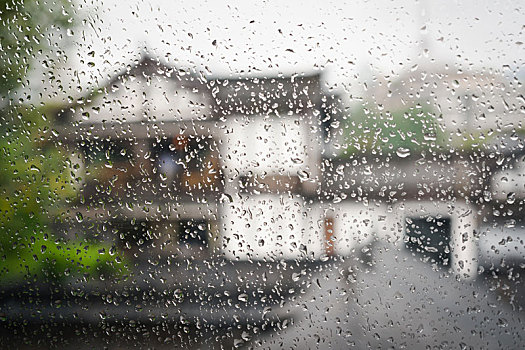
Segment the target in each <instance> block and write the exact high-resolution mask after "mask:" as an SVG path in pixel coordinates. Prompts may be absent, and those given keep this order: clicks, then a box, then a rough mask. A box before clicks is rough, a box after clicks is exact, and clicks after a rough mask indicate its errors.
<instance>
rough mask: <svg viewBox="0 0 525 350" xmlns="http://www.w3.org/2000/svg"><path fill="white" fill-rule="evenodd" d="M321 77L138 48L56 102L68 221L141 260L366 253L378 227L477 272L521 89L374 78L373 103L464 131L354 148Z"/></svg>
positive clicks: (440, 261)
mask: <svg viewBox="0 0 525 350" xmlns="http://www.w3.org/2000/svg"><path fill="white" fill-rule="evenodd" d="M320 78H321V77H320V75H318V74H314V75H292V76H276V77H251V78H229V79H204V78H203V77H202V76H200V75H198V74H196V73H194V72H191V71H188V70H183V69H177V68H173V67H167V66H165V65H163V64H161V63H159V62H158V61H157V60H154V59H152V58H150V57H147V56H145V57H143V58H142V59H140V60H139V61H137V62H135V64H134V65H132V66H129V67H128V69H127V70H126V71H124V72H122V73H121V74H119V75H118V76H116V77H114V78H113V79H111V81H109V82H108V83H107V84H106V85H105V86H103V87H102V88H100V89H99V90H97V91H95V92H94V93H92V94H90V95H89V96H86V97H84V98H81V99H79V100H78V101H77V102H76V103H75V104H73V105H71V106H69V107H68V108H67V109H64V110H63V111H62V112H61V113H59V120H60V121H61V123H62V129H61V133H60V134H61V135H62V139H63V142H65V143H67V144H68V145H69V147H70V150H71V152H72V158H73V159H77V160H78V164H77V177H78V179H79V181H78V182H79V191H80V192H81V197H80V198H81V199H80V200H79V202H78V203H75V205H74V206H73V207H72V208H71V212H70V213H69V217H70V220H69V223H68V224H67V225H62V226H61V227H58V229H59V230H62V231H64V232H67V233H68V234H71V232H82V233H85V234H87V235H88V236H89V235H92V236H97V237H98V238H102V239H107V240H109V241H115V240H116V241H117V242H118V244H119V245H120V246H121V248H123V249H124V250H125V251H126V252H128V254H132V255H134V256H135V257H136V258H141V257H145V256H146V255H142V254H141V253H142V252H144V251H145V250H147V251H148V252H154V253H155V254H157V255H158V256H170V257H173V258H187V257H192V258H205V257H211V256H222V257H226V258H228V259H233V260H252V259H255V260H261V259H262V260H281V259H285V260H287V259H318V258H320V257H321V256H326V255H332V254H337V255H344V256H355V257H358V258H360V257H361V256H362V255H363V254H365V255H366V253H367V250H368V249H369V248H368V247H369V246H370V244H371V243H372V242H373V241H374V240H376V239H380V240H385V241H388V242H390V243H392V244H393V245H394V246H399V247H401V248H402V249H406V250H407V251H408V252H411V253H412V254H413V255H414V256H415V257H419V258H423V260H425V261H428V262H430V263H434V264H436V265H438V266H446V267H451V268H452V271H454V272H455V273H458V274H460V275H464V276H473V275H475V274H476V272H477V268H478V262H479V261H480V260H483V259H485V258H484V257H483V256H482V254H481V255H480V252H479V249H478V245H479V242H480V237H481V238H482V239H483V237H488V236H486V235H483V234H482V233H483V232H482V231H483V230H485V231H487V230H486V228H487V220H492V218H494V215H495V214H494V213H495V211H494V210H495V209H494V208H495V207H496V206H500V205H503V204H502V202H501V201H502V200H503V201H508V200H507V198H508V196H509V195H508V194H506V193H507V192H508V191H510V189H507V188H505V189H503V188H502V189H501V191H500V192H502V193H499V192H498V193H499V194H497V195H496V196H495V197H494V198H491V199H488V198H487V193H492V192H493V191H494V190H495V186H499V183H498V184H495V183H494V181H493V179H494V175H495V174H500V172H498V171H500V170H498V169H504V167H505V166H507V167H511V168H512V165H511V164H514V163H513V162H514V161H515V160H516V159H517V158H516V157H518V156H519V154H521V153H522V152H523V144H522V143H520V142H519V141H518V142H517V144H516V147H514V148H513V149H512V150H511V151H510V152H506V153H505V152H502V150H501V149H498V147H497V143H494V140H495V139H496V135H506V134H505V133H504V132H502V131H505V130H506V131H509V132H510V134H512V132H514V131H515V130H514V129H512V127H510V126H516V127H521V124H520V123H521V121H520V116H521V115H522V112H521V111H522V108H521V107H520V106H521V104H520V103H519V99H520V97H519V94H518V95H517V94H516V91H517V90H516V89H517V87H516V86H514V85H512V84H511V83H510V82H505V80H504V79H502V78H496V76H495V75H487V74H484V73H483V74H466V73H463V72H453V73H451V72H446V71H443V72H442V71H432V70H425V71H419V70H415V71H413V72H412V71H411V72H410V73H407V74H406V75H402V76H401V77H400V78H399V79H397V80H395V81H388V79H386V78H385V80H381V81H376V82H375V84H374V86H372V88H371V89H370V96H368V98H367V100H368V101H371V102H370V103H373V104H374V105H375V107H376V108H377V109H378V110H380V111H384V112H385V113H387V112H389V111H391V112H394V111H397V110H402V109H406V108H411V107H413V106H415V105H419V106H421V105H427V106H428V107H429V110H431V111H432V112H433V113H435V114H436V115H437V116H439V117H437V120H438V121H439V123H440V128H442V130H443V132H444V134H445V135H457V137H456V136H454V137H450V138H449V139H448V140H449V141H450V144H448V145H445V147H444V148H441V149H435V150H434V151H429V152H423V153H421V152H419V153H413V154H402V155H399V154H398V155H396V153H395V152H394V153H393V154H377V153H375V154H374V153H362V154H353V155H346V156H343V155H342V151H343V150H345V147H347V146H348V145H347V144H345V142H346V143H348V140H346V139H345V134H344V131H345V129H346V128H347V126H348V125H349V124H348V121H349V119H351V118H352V114H351V113H348V112H347V110H348V109H347V107H346V106H345V105H344V104H343V103H342V102H341V99H340V97H339V96H337V95H331V94H326V93H324V92H323V89H322V88H321V81H320ZM418 108H419V107H418ZM498 125H499V126H498ZM494 128H498V130H499V131H500V132H499V133H496V130H494ZM507 129H508V130H507ZM408 137H410V135H408ZM466 137H467V138H468V137H471V138H472V141H473V142H469V143H468V147H466V146H465V144H464V143H463V144H461V143H459V144H456V142H457V139H458V138H459V140H460V141H461V138H463V139H464V138H466ZM474 137H475V138H476V139H475V140H474ZM489 138H490V140H489ZM489 141H490V142H489ZM491 142H492V143H491ZM520 145H521V146H520ZM482 146H483V147H482ZM394 151H395V150H394ZM338 153H339V156H336V157H334V155H338ZM502 157H503V158H502ZM502 159H503V160H502ZM509 169H510V168H509ZM517 169H518V168H517ZM498 176H500V175H498ZM501 176H502V175H501ZM516 176H517V177H516V180H509V181H510V182H512V181H518V182H519V176H521V175H519V174H518V175H516ZM505 177H506V178H507V179H509V178H513V179H514V177H512V176H511V175H505ZM510 182H509V184H508V185H505V184H504V185H502V186H507V187H508V186H511V187H512V186H517V187H520V186H521V185H520V184H521V182H519V183H518V182H516V183H515V184H513V185H511V184H510ZM500 187H501V186H500ZM522 192H524V191H523V189H521V190H520V189H519V188H518V189H516V190H514V191H513V193H515V194H514V195H513V196H516V197H519V198H517V199H516V200H518V201H520V203H521V201H522V200H523V199H524V198H523V197H524V196H522V195H523V193H522ZM509 193H510V192H509ZM520 196H521V197H520ZM513 198H514V197H513ZM513 203H514V202H513ZM513 213H514V214H513V217H515V216H516V215H518V216H520V215H522V214H521V213H522V211H521V206H520V207H519V210H518V211H517V212H513ZM496 221H497V220H496ZM500 221H501V220H500ZM500 221H498V222H500ZM497 225H499V224H496V226H497ZM503 225H504V224H503ZM484 242H486V240H485V241H484ZM482 246H483V243H482ZM520 254H521V253H520ZM491 259H492V258H490V259H485V261H489V260H490V261H492V260H491Z"/></svg>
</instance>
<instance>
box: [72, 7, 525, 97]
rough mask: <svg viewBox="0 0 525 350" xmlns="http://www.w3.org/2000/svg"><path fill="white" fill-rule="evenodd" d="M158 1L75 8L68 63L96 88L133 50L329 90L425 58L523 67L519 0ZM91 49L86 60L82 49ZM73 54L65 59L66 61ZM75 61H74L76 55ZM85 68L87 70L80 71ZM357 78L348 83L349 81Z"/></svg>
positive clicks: (211, 70) (208, 70) (209, 69)
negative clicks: (299, 76) (290, 76)
mask: <svg viewBox="0 0 525 350" xmlns="http://www.w3.org/2000/svg"><path fill="white" fill-rule="evenodd" d="M255 3H256V2H255V1H254V2H250V1H246V0H245V1H224V2H221V1H216V0H210V1H196V0H189V1H182V0H181V1H160V0H143V1H140V0H129V1H122V0H103V1H101V2H100V3H97V4H96V5H88V6H87V7H86V6H85V5H84V6H83V8H84V9H83V10H82V11H81V12H80V13H81V14H82V15H84V16H89V20H88V22H89V25H87V26H82V25H80V26H79V27H77V29H76V30H75V36H74V38H75V41H76V43H75V45H74V46H73V47H71V48H70V51H71V52H75V51H76V52H78V56H76V57H75V59H74V60H70V63H71V64H72V65H73V66H74V70H77V72H83V73H86V74H84V75H81V79H82V83H83V84H88V83H92V84H95V85H97V84H101V83H103V82H104V81H105V80H107V79H108V77H109V76H110V75H112V74H114V73H115V72H116V71H121V70H122V69H123V67H125V65H126V64H128V63H130V62H132V60H133V59H134V58H136V57H138V55H139V52H140V50H141V48H142V47H147V48H148V50H149V51H150V52H152V53H153V55H155V56H159V57H162V58H163V59H164V60H165V61H167V62H169V63H171V64H175V65H177V66H179V67H195V68H196V69H197V70H200V71H202V72H203V73H204V74H206V75H208V76H210V75H212V76H229V75H238V74H258V75H261V74H275V73H277V72H281V73H291V72H313V71H315V70H319V69H323V70H324V71H325V73H326V74H325V79H326V80H327V82H328V84H329V85H330V86H332V87H335V88H337V89H341V88H342V87H346V88H350V89H352V88H355V86H352V84H354V85H355V84H358V82H359V81H362V80H364V79H369V78H370V76H372V74H374V73H376V72H381V73H382V74H390V72H394V73H398V72H399V71H400V70H403V69H408V68H409V67H411V66H413V65H414V64H415V63H417V62H419V58H418V56H421V52H422V48H423V46H424V45H421V41H422V39H425V40H426V42H427V46H428V47H429V48H430V58H434V59H436V60H437V61H438V62H440V63H450V64H451V66H452V67H456V68H468V67H472V68H475V69H485V68H488V67H491V68H496V69H500V70H501V69H502V67H503V66H504V65H509V66H510V67H511V69H515V68H516V67H518V68H519V67H521V66H523V63H524V58H525V52H524V47H525V45H523V44H522V42H524V41H525V37H524V35H523V32H524V28H525V16H524V7H525V6H523V5H524V4H525V3H522V2H519V1H501V2H498V1H483V0H481V1H480V0H466V1H427V2H426V3H423V4H422V3H420V2H413V1H386V0H373V1H341V0H338V1H305V0H287V1H282V0H278V1H263V2H257V5H255ZM90 51H95V53H96V55H95V57H94V58H90V57H89V58H88V57H87V56H86V54H87V52H90ZM71 56H74V55H70V57H71ZM79 57H80V58H84V59H85V62H84V64H81V63H80V58H79ZM88 62H94V63H95V66H94V67H92V68H90V67H88V64H87V63H88ZM356 78H357V79H356Z"/></svg>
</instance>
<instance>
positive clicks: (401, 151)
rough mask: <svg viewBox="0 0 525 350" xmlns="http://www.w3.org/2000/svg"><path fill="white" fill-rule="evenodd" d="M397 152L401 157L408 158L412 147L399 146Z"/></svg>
mask: <svg viewBox="0 0 525 350" xmlns="http://www.w3.org/2000/svg"><path fill="white" fill-rule="evenodd" d="M396 154H397V156H398V157H399V158H406V157H408V156H409V155H410V149H408V148H403V147H399V148H398V149H397V151H396Z"/></svg>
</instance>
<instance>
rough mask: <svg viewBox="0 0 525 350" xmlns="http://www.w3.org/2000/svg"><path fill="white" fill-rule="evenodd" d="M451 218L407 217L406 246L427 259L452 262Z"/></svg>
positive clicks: (445, 264) (444, 263) (447, 263)
mask: <svg viewBox="0 0 525 350" xmlns="http://www.w3.org/2000/svg"><path fill="white" fill-rule="evenodd" d="M450 226H451V225H450V218H437V217H426V218H406V221H405V246H406V247H407V248H408V249H409V250H411V251H412V252H414V253H415V254H417V255H420V256H422V257H423V258H424V259H425V260H428V261H430V262H432V263H437V264H439V265H443V266H448V265H449V263H450Z"/></svg>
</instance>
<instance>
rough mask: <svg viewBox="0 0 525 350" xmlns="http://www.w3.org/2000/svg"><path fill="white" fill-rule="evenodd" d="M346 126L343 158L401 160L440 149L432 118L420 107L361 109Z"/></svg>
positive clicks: (439, 130)
mask: <svg viewBox="0 0 525 350" xmlns="http://www.w3.org/2000/svg"><path fill="white" fill-rule="evenodd" d="M348 120H349V122H348V125H347V126H346V128H345V130H346V144H347V148H346V152H345V153H346V154H347V155H352V154H358V153H372V154H378V155H384V156H388V155H390V156H392V155H394V154H397V155H399V156H401V157H406V156H409V155H410V154H415V153H421V152H422V151H425V150H432V149H433V150H435V149H438V148H439V147H440V144H441V141H442V138H443V137H442V132H441V129H440V128H439V125H438V123H437V121H436V118H435V116H434V114H433V113H432V112H431V111H430V110H428V109H425V108H422V107H420V106H416V107H410V108H406V109H403V110H397V111H394V112H390V111H382V110H379V109H378V108H377V107H372V108H368V107H366V106H361V107H359V108H358V109H356V110H354V112H353V113H352V114H351V116H350V118H349V119H348Z"/></svg>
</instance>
